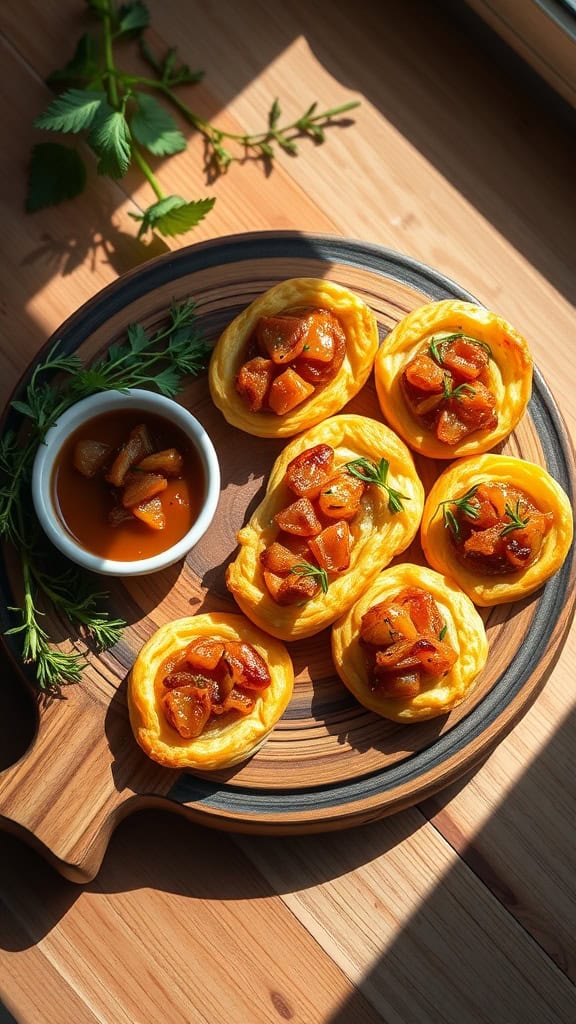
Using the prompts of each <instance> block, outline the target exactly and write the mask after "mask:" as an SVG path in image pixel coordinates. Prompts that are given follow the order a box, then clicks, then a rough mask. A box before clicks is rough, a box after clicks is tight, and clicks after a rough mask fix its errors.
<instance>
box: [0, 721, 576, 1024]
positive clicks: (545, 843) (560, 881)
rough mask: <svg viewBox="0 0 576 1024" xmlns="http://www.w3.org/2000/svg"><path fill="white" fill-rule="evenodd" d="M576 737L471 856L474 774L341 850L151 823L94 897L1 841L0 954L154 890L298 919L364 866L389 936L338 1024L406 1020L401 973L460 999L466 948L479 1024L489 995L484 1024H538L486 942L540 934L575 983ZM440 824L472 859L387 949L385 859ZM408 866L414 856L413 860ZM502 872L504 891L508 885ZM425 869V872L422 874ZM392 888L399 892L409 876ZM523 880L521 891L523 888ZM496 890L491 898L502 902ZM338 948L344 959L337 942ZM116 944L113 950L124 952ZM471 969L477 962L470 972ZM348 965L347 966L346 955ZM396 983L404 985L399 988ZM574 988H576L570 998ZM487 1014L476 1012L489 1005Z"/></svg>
mask: <svg viewBox="0 0 576 1024" xmlns="http://www.w3.org/2000/svg"><path fill="white" fill-rule="evenodd" d="M573 731H574V716H571V717H569V718H567V719H566V720H565V721H564V722H563V723H562V725H561V727H560V728H559V729H558V730H557V732H556V733H555V734H554V735H553V737H552V739H551V740H550V742H549V743H548V745H547V746H546V747H545V748H544V749H543V751H542V753H541V754H540V756H539V757H538V758H537V759H536V760H535V761H534V762H533V763H532V764H531V765H529V766H528V767H527V769H526V771H525V772H524V774H523V775H522V777H521V778H520V780H519V781H518V782H517V783H516V784H515V785H514V787H513V788H512V789H511V791H510V792H509V793H508V795H507V796H506V798H505V799H504V800H503V802H502V803H501V805H500V806H499V807H497V808H496V809H495V811H494V813H493V814H492V815H491V817H490V818H489V820H488V821H487V822H486V824H485V825H484V826H483V828H482V829H481V830H480V831H479V832H478V834H477V835H476V836H475V837H474V839H473V840H472V841H471V842H470V843H469V844H468V845H466V846H464V845H462V844H460V843H459V837H458V833H457V828H456V826H455V824H454V825H452V823H451V818H450V801H451V799H453V798H454V797H457V794H458V791H459V789H460V788H461V786H462V785H464V783H467V784H469V785H474V783H473V781H472V779H471V776H468V777H467V778H466V779H463V780H461V782H460V783H459V784H458V785H455V786H452V787H451V788H450V789H449V790H446V791H444V793H441V794H439V795H438V796H436V797H434V798H432V799H430V800H429V801H427V802H426V803H424V804H422V805H421V806H420V807H418V808H412V809H409V810H406V811H404V812H401V813H399V814H397V815H394V816H392V817H390V818H387V819H385V820H383V821H380V822H375V823H373V824H371V825H366V826H363V827H360V828H357V829H353V830H351V831H348V832H340V833H333V834H330V836H329V841H327V838H328V837H327V836H326V835H318V836H300V837H294V838H292V837H278V838H270V837H239V838H237V839H234V838H232V837H230V836H228V835H226V834H222V833H217V832H212V831H207V830H204V829H202V828H201V827H199V826H195V825H192V824H190V823H189V822H187V821H185V820H183V819H182V818H180V817H178V816H175V815H173V814H171V813H169V812H166V813H164V812H160V811H144V812H141V813H139V814H136V815H134V816H133V817H131V818H129V819H127V820H126V821H125V822H124V823H122V824H121V825H120V826H119V828H118V830H117V832H116V833H115V835H114V836H113V838H112V841H111V843H110V847H109V850H108V852H107V854H106V857H105V859H104V863H103V866H102V869H101V871H100V874H99V875H98V877H97V878H96V879H95V881H94V882H92V883H90V884H89V885H85V886H77V885H74V884H73V883H70V882H68V881H66V880H64V879H63V878H61V877H60V876H59V875H57V874H55V872H53V871H52V869H51V868H50V867H49V866H48V865H47V863H45V862H44V861H43V860H42V859H41V858H40V857H39V856H38V855H37V854H36V853H34V852H33V851H32V850H31V849H29V848H27V847H25V846H22V845H21V844H20V843H19V842H17V841H16V840H15V839H12V838H10V837H8V836H6V835H0V879H1V882H0V887H1V888H0V903H1V904H2V906H3V913H2V915H1V916H0V946H1V947H2V948H3V949H5V950H9V951H18V950H25V949H27V948H29V947H31V946H33V945H35V944H37V943H38V942H40V941H41V940H42V939H43V938H44V937H45V936H46V935H47V934H48V933H49V932H50V931H51V930H52V929H53V928H54V927H56V926H57V924H58V922H59V921H60V920H61V919H62V918H63V917H64V916H65V915H66V914H67V912H68V911H69V910H70V908H71V907H72V905H73V904H74V902H75V900H76V899H77V898H78V897H79V896H81V895H82V894H98V895H99V896H107V897H109V898H110V899H112V900H114V898H115V894H122V893H123V894H128V893H129V892H130V891H133V890H141V891H142V895H141V897H140V902H141V901H142V900H144V903H145V902H146V896H145V891H146V890H147V889H150V890H152V891H158V890H160V891H164V892H166V893H170V894H175V896H176V897H178V898H182V899H183V900H185V901H186V905H187V907H188V908H189V909H188V911H187V912H188V913H189V915H191V916H193V915H194V906H195V904H196V903H198V908H199V912H200V905H201V904H203V902H204V901H206V900H217V901H221V902H222V908H223V909H222V913H223V914H226V906H225V905H226V904H227V902H228V901H231V903H232V906H231V913H237V911H236V910H234V904H237V903H238V901H242V900H250V901H258V900H268V899H270V897H272V896H274V895H276V894H279V895H282V896H285V897H287V899H288V906H290V905H291V904H290V896H291V894H296V895H295V896H294V898H295V899H296V900H297V901H298V903H296V904H293V905H292V907H293V910H294V912H295V913H296V915H297V916H298V906H302V907H303V906H305V901H306V890H307V889H312V888H315V889H316V893H317V896H318V887H321V886H326V894H325V895H326V898H327V899H328V900H329V901H330V900H333V899H338V900H342V899H343V895H342V892H343V890H342V889H338V890H335V891H334V893H332V894H331V892H330V883H331V882H332V881H333V880H335V879H338V878H341V877H343V878H344V877H345V876H346V875H348V874H349V873H350V872H353V871H356V870H358V869H362V868H363V867H365V868H366V869H367V874H366V875H365V876H364V883H363V884H364V885H365V886H367V887H371V890H372V891H371V892H370V894H369V895H368V896H367V895H366V892H364V896H362V897H361V903H362V906H361V907H360V908H359V913H360V914H362V913H363V912H367V911H368V910H369V907H370V906H371V905H372V904H373V907H372V913H373V915H374V919H373V921H372V922H371V923H370V925H369V926H368V928H369V932H370V934H371V935H372V936H374V935H379V934H380V935H381V948H382V949H384V950H385V951H384V952H383V953H382V954H381V955H380V956H379V957H377V959H375V961H374V963H373V965H372V967H371V969H370V971H369V972H368V973H367V974H366V975H365V976H364V977H362V978H361V979H360V980H358V979H356V978H355V982H354V983H355V988H354V992H353V994H352V995H351V996H350V997H349V999H348V1000H347V1001H346V1002H345V1004H343V1005H342V1006H341V1007H340V1008H339V1010H338V1011H337V1012H336V1013H335V1014H333V1015H332V1016H331V1017H330V1019H329V1021H328V1019H327V1020H326V1024H349V1022H350V1021H354V1020H362V1021H365V1020H367V1021H372V1020H373V1021H374V1022H376V1021H378V1020H387V1019H389V1017H388V1014H389V1013H390V1012H391V1011H392V1010H394V1011H395V1012H397V1013H400V1014H401V1013H402V1000H403V995H402V991H401V988H399V985H398V978H399V977H401V976H402V974H403V973H405V974H406V984H407V985H411V984H414V982H415V979H414V978H411V974H412V972H418V973H419V974H420V973H421V977H420V978H419V979H418V985H419V986H421V990H422V992H423V993H424V994H426V993H428V994H430V992H432V991H434V990H435V985H436V984H438V978H441V977H442V974H443V973H444V972H450V977H451V989H452V987H453V986H454V985H455V986H456V987H458V971H459V967H458V965H456V964H454V962H453V957H454V949H455V948H460V949H461V950H462V954H461V963H460V968H461V969H462V975H463V977H465V978H468V979H469V978H470V977H471V976H476V975H477V976H478V978H479V979H482V978H484V979H486V978H488V977H491V976H492V974H493V980H492V983H491V985H486V987H485V990H484V988H482V985H483V984H484V983H483V982H481V980H479V988H478V991H477V992H475V993H474V994H472V993H460V998H461V999H463V1000H466V999H467V998H470V999H471V1013H472V1009H474V1006H475V1003H476V1002H477V999H478V992H480V991H481V990H482V992H483V995H482V1000H483V1003H482V1006H483V1009H482V1012H481V1015H480V1016H477V1015H476V1016H474V1020H475V1021H477V1022H478V1024H484V1022H491V1024H493V1022H494V1021H501V1020H502V1021H503V1020H506V1022H507V1024H523V1022H525V1021H526V1020H530V1021H532V1020H533V1019H534V1020H536V1019H537V1018H536V1017H530V1015H529V1012H528V1011H529V1010H530V1012H532V1009H533V1005H532V1004H533V1000H534V998H537V999H540V998H541V996H540V995H537V994H535V993H534V992H532V991H531V983H530V981H529V980H527V978H526V977H525V976H523V975H521V974H520V973H519V971H518V967H517V966H516V958H514V960H515V962H514V963H510V965H509V968H508V969H507V972H506V987H505V992H503V991H502V989H501V979H502V945H501V941H502V940H501V936H500V935H498V936H496V937H494V939H493V940H491V941H487V940H486V937H487V934H488V931H487V929H489V928H490V927H493V926H494V922H495V921H497V922H498V924H499V928H500V929H502V930H503V931H504V932H508V939H509V941H515V939H520V938H521V940H522V941H523V942H526V939H527V936H532V937H533V939H534V940H535V941H536V942H537V943H538V944H539V946H540V949H541V954H542V961H543V962H545V961H546V960H547V958H549V960H548V963H549V968H550V969H551V970H554V967H553V965H554V964H556V965H557V968H558V970H559V972H565V973H566V974H567V975H568V976H570V974H571V973H572V972H573V971H574V965H575V963H576V948H575V944H574V934H573V928H572V925H571V921H572V917H571V912H572V909H573V908H571V907H570V906H569V905H567V904H565V903H563V898H562V887H563V885H564V884H565V883H566V881H567V879H569V877H570V875H571V874H572V872H573V865H571V864H570V858H571V846H570V831H571V830H570V826H569V823H570V822H573V821H574V820H575V809H574V807H573V806H571V805H570V802H569V790H568V789H566V790H564V789H563V788H562V779H563V777H565V775H566V774H567V773H568V772H569V771H570V765H571V764H572V766H573ZM543 779H548V780H550V779H556V780H557V784H558V790H557V792H556V793H553V794H546V793H543V792H542V780H543ZM549 797H552V803H551V804H550V806H554V808H555V810H554V811H553V812H552V816H551V818H550V820H551V821H552V822H554V821H558V816H559V815H561V817H562V818H563V820H565V821H566V830H565V832H560V833H558V834H555V832H554V830H553V829H551V828H550V825H549V822H548V820H547V818H548V815H547V810H546V806H547V801H548V799H549ZM561 812H562V813H561ZM554 815H555V816H556V817H554ZM434 824H436V825H437V827H438V828H439V829H440V831H441V833H442V835H439V834H436V833H432V834H431V836H429V842H430V841H431V840H433V839H434V837H435V838H436V839H437V841H438V843H439V853H442V855H444V856H446V851H447V845H446V843H447V842H452V844H453V845H454V846H455V848H456V850H457V852H458V854H459V855H460V856H459V858H458V859H456V860H454V859H452V858H451V856H450V855H447V856H446V862H447V863H450V867H449V868H447V870H446V873H445V875H444V876H443V877H442V878H441V879H440V881H439V882H438V883H437V884H436V886H435V887H434V888H433V889H432V891H430V892H429V893H427V894H426V897H425V898H424V900H423V901H422V902H421V903H420V904H419V905H418V906H417V907H416V908H415V909H414V910H413V912H412V913H411V914H410V916H409V917H408V920H407V921H406V923H405V925H404V927H403V929H402V931H401V932H400V933H399V934H398V935H396V936H395V938H394V939H393V940H392V941H391V942H390V944H389V945H387V944H386V929H388V928H391V930H392V931H394V926H393V925H391V924H390V919H389V916H388V913H387V914H386V915H385V916H379V911H378V904H379V900H378V890H377V887H376V880H377V878H378V877H380V879H381V882H382V885H383V886H387V885H388V884H389V879H388V876H387V874H386V861H387V858H389V857H392V858H394V856H395V854H394V851H395V848H396V847H398V846H399V845H400V844H403V843H404V842H405V841H406V840H408V839H409V837H410V836H411V835H413V834H414V833H415V832H416V831H418V829H421V828H426V829H428V830H430V829H431V828H432V827H433V826H434ZM191 851H193V856H192V855H191ZM539 851H540V853H539ZM544 851H545V852H544ZM404 855H406V856H407V857H408V858H409V852H408V851H405V854H404ZM378 860H379V861H380V863H379V864H378V866H376V865H375V867H374V869H372V867H371V866H372V864H373V863H374V862H376V861H378ZM516 860H517V868H516V870H515V869H514V864H515V862H516ZM504 863H505V865H506V868H505V877H506V881H504V878H503V877H501V875H500V870H501V868H502V864H504ZM231 865H233V868H231ZM551 865H552V866H555V870H554V873H553V874H547V873H546V872H547V871H549V870H550V866H551ZM16 869H17V870H16ZM414 869H415V868H414V863H410V860H409V859H408V861H407V885H406V891H405V892H402V891H401V890H398V891H397V902H398V918H400V919H402V918H404V917H406V912H405V911H404V910H403V908H402V905H403V901H404V900H405V899H406V900H409V899H410V898H411V897H410V893H411V890H412V887H413V885H414V883H413V881H410V880H409V875H410V874H411V873H412V874H413V872H414ZM421 869H422V871H423V872H425V873H426V874H427V869H426V866H425V865H424V864H422V866H421ZM393 877H394V884H395V885H396V886H397V885H398V881H397V879H398V875H397V867H396V869H395V871H394V873H393ZM513 878H516V880H517V886H514V883H513V882H511V879H513ZM486 889H487V890H488V891H489V892H491V893H492V894H493V897H494V901H493V904H491V903H490V897H489V895H487V892H486ZM359 891H360V892H361V891H362V886H361V888H360V890H359ZM476 897H477V901H476ZM125 898H126V897H124V899H125ZM315 898H316V897H315ZM321 899H322V897H321V896H320V900H321ZM367 900H368V902H366V901H367ZM387 906H388V910H389V911H391V910H392V907H393V903H392V904H391V903H390V900H389V898H388V899H387ZM505 911H508V915H506V914H505ZM144 912H146V911H145V907H144ZM342 912H343V914H348V913H350V915H351V916H352V918H353V924H351V927H358V926H359V924H360V919H359V918H358V919H357V918H356V913H355V908H354V907H352V906H351V905H348V904H343V906H342ZM309 925H310V921H309ZM315 927H316V928H319V929H320V932H321V931H322V922H321V916H320V917H318V919H316V917H315V919H314V923H313V925H312V932H314V928H315ZM525 933H527V935H526V934H525ZM333 939H334V941H335V945H334V949H336V950H337V949H338V941H337V936H334V937H333ZM111 943H112V945H113V940H111ZM343 955H345V962H344V964H342V965H340V966H341V968H342V969H343V970H344V971H346V969H347V968H346V964H347V961H348V958H349V956H350V951H349V950H348V951H346V953H345V954H343ZM471 957H473V958H474V960H473V962H472V963H471V962H470V958H471ZM336 960H337V962H338V953H336ZM427 973H428V976H427ZM391 977H393V978H394V979H395V980H394V983H393V984H392V985H391V983H390V979H391ZM558 977H559V979H560V981H559V983H558V984H559V988H560V992H561V993H562V985H561V984H560V982H561V981H563V980H565V979H563V978H561V976H560V973H559V974H558ZM434 979H436V981H434ZM568 988H569V984H568V982H567V981H566V991H568ZM503 998H504V1000H505V1002H506V1004H507V1007H508V1008H507V1012H506V1015H505V1016H499V1012H500V1010H501V1011H502V1013H504V1009H503V1004H502V1002H501V1000H502V999H503ZM499 1000H500V1002H499ZM559 1006H560V1009H559ZM559 1006H556V1009H555V1010H554V1014H553V1015H551V1016H550V1017H548V1016H547V1015H546V1014H545V1015H544V1017H539V1018H538V1020H539V1024H545V1022H546V1024H548V1022H550V1024H552V1022H554V1024H569V1021H570V1020H571V1017H570V1016H569V1015H568V1014H566V1015H564V1012H563V1010H562V998H560V1004H559ZM510 1007H512V1009H510ZM475 1009H476V1011H477V1009H478V1007H477V1006H476V1007H475ZM527 1014H528V1016H526V1015H527ZM551 1014H552V1011H551ZM372 1015H373V1016H372ZM398 1019H401V1017H398ZM404 1019H406V1018H404ZM422 1019H424V1017H423V1018H422ZM426 1019H431V1018H426ZM472 1019H473V1018H472V1017H470V1020H472ZM442 1020H444V1021H446V1022H447V1024H457V1022H458V1021H461V1018H459V1017H458V1016H457V1015H456V1016H455V1015H454V1014H453V1013H452V1011H451V1010H450V1008H446V1015H445V1016H443V1017H442Z"/></svg>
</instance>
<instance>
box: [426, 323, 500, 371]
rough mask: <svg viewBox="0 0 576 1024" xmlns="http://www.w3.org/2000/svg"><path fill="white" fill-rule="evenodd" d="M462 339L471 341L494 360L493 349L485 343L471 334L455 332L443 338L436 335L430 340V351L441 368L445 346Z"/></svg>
mask: <svg viewBox="0 0 576 1024" xmlns="http://www.w3.org/2000/svg"><path fill="white" fill-rule="evenodd" d="M460 338H462V339H463V341H471V342H472V343H473V344H474V345H478V347H479V348H482V349H484V351H485V352H487V354H488V355H489V356H490V358H492V349H491V348H490V345H488V344H487V343H486V342H485V341H480V340H479V338H473V337H472V335H471V334H464V332H463V331H454V332H453V333H452V334H444V335H442V337H437V336H436V335H434V336H433V337H432V338H430V341H429V343H428V351H429V353H430V355H431V356H432V358H433V359H435V360H436V362H437V363H438V365H439V366H443V365H444V355H443V352H444V346H445V345H449V344H450V342H452V341H458V340H459V339H460Z"/></svg>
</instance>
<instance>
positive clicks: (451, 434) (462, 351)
mask: <svg viewBox="0 0 576 1024" xmlns="http://www.w3.org/2000/svg"><path fill="white" fill-rule="evenodd" d="M490 358H491V352H490V349H489V347H488V346H487V345H485V344H484V343H483V342H480V341H476V340H475V339H474V338H469V337H467V336H466V335H464V334H462V333H455V334H451V335H447V336H446V337H445V339H444V340H442V339H440V340H438V341H436V340H434V339H433V340H432V341H431V342H430V344H427V345H425V346H424V347H423V348H422V349H421V350H420V351H419V352H418V353H417V354H416V355H415V356H414V357H413V358H412V359H411V360H410V361H409V363H408V364H407V365H406V366H405V368H404V371H403V373H402V376H401V382H402V389H403V392H404V397H405V399H406V402H407V403H408V406H409V408H410V410H411V411H412V413H413V414H414V415H415V416H416V418H417V419H419V420H420V422H421V423H422V424H423V425H424V426H425V427H426V429H427V430H430V431H432V432H433V433H434V434H435V435H436V437H437V438H438V440H439V441H441V442H442V443H443V444H447V445H456V444H459V443H460V441H463V440H464V438H466V437H468V436H469V435H470V434H473V433H474V432H475V431H477V430H492V429H493V428H494V427H496V426H497V424H498V415H497V412H496V396H495V394H494V391H493V389H492V386H491V379H490Z"/></svg>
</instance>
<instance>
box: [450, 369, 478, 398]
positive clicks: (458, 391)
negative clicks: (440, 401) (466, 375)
mask: <svg viewBox="0 0 576 1024" xmlns="http://www.w3.org/2000/svg"><path fill="white" fill-rule="evenodd" d="M442 387H443V389H444V398H455V399H456V400H457V401H458V399H461V398H462V396H463V395H465V394H466V395H473V394H475V392H476V389H475V388H474V387H473V385H472V384H468V383H466V382H465V383H464V384H458V386H457V387H455V388H453V387H452V380H451V379H450V377H449V376H448V374H447V373H445V374H444V379H443V381H442Z"/></svg>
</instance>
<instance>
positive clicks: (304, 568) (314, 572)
mask: <svg viewBox="0 0 576 1024" xmlns="http://www.w3.org/2000/svg"><path fill="white" fill-rule="evenodd" d="M290 572H293V573H294V575H295V576H311V577H312V578H313V579H315V580H316V581H317V582H318V583H319V584H320V587H321V590H322V593H323V594H327V593H328V587H329V586H330V581H329V579H328V573H327V572H326V569H323V568H322V567H321V566H319V565H312V563H311V562H297V563H296V564H295V565H293V566H291V568H290Z"/></svg>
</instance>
